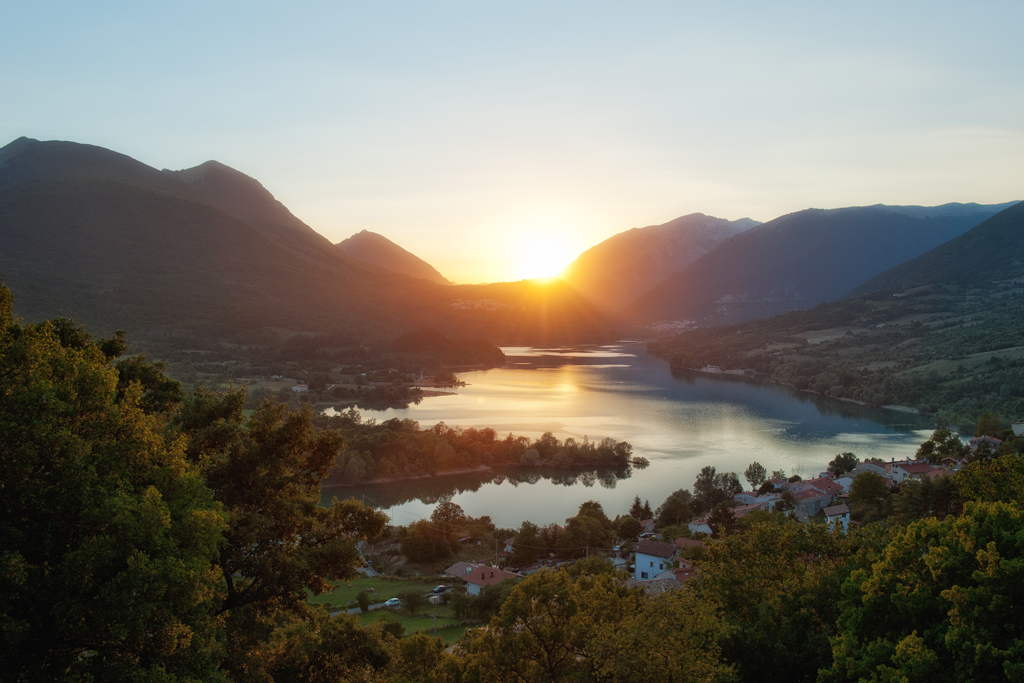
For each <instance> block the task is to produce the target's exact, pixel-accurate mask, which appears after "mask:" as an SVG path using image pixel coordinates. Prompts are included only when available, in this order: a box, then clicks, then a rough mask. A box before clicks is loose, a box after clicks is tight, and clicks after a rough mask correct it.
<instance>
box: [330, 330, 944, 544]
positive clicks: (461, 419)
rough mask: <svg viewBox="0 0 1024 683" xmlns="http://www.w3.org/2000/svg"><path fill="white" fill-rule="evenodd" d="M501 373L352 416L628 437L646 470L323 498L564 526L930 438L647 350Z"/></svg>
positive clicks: (917, 423) (512, 361) (398, 519)
mask: <svg viewBox="0 0 1024 683" xmlns="http://www.w3.org/2000/svg"><path fill="white" fill-rule="evenodd" d="M503 351H504V352H505V354H506V356H507V358H508V360H507V363H506V365H505V366H504V367H501V368H494V369H491V370H480V371H473V372H460V373H459V377H460V379H462V380H464V381H465V382H466V383H467V386H465V387H459V388H458V389H457V390H452V392H453V393H452V394H450V395H446V396H438V397H430V398H425V399H423V400H422V402H421V403H419V404H418V405H411V406H410V407H408V408H405V409H389V410H380V411H372V410H366V411H361V412H362V415H363V418H364V420H365V419H369V418H375V419H377V420H378V421H381V420H387V419H391V418H394V417H397V418H400V419H403V418H410V419H413V420H417V421H418V422H419V423H420V426H421V427H429V426H432V425H434V424H436V423H438V422H444V423H445V424H447V425H448V426H449V427H456V426H457V427H477V428H483V427H491V428H493V429H494V430H496V431H497V432H498V434H499V435H504V434H506V433H509V432H511V433H513V434H517V435H518V434H524V435H527V436H530V437H538V436H540V435H541V434H543V433H544V432H551V433H553V434H554V435H555V436H556V437H558V438H559V439H565V438H566V437H570V436H571V437H574V438H576V439H577V440H582V439H583V438H584V437H588V438H590V439H591V440H599V439H601V438H604V437H611V438H613V439H615V440H616V441H628V442H629V443H631V444H632V445H633V453H634V454H635V455H642V456H644V457H645V458H647V459H648V460H649V461H650V466H649V467H647V468H646V469H644V470H634V471H633V473H632V475H631V476H630V477H629V478H627V479H619V480H617V481H616V480H615V478H614V477H611V476H607V475H605V476H595V475H594V474H587V475H584V476H582V477H576V476H572V474H571V473H570V475H569V476H567V475H566V473H565V472H549V473H538V472H530V473H529V474H527V475H526V476H524V472H522V471H520V470H516V471H515V472H514V473H509V474H514V476H513V477H512V478H508V477H499V478H498V480H494V479H495V476H494V473H490V474H483V475H481V474H473V475H449V476H443V477H433V478H430V479H422V480H414V481H406V482H397V483H392V484H387V485H378V486H364V487H325V489H324V496H325V498H326V499H327V500H329V499H330V496H332V495H336V496H338V497H339V498H347V497H350V496H355V497H357V498H360V497H363V496H365V497H366V499H367V501H368V502H371V501H372V502H374V503H376V504H377V505H378V506H380V507H382V508H384V509H386V511H387V512H388V514H389V515H391V516H392V521H393V523H394V524H403V525H404V524H408V523H410V522H413V521H415V520H417V519H421V518H424V517H429V516H430V512H431V511H432V510H433V507H434V504H435V503H436V502H437V500H438V499H439V498H441V497H442V496H447V495H450V496H451V497H452V500H453V501H454V502H455V503H458V504H459V505H460V506H462V508H463V509H464V510H465V511H466V513H467V514H470V515H473V516H474V517H476V516H480V515H490V517H491V519H492V520H493V521H494V522H495V523H496V524H497V525H498V526H501V527H509V528H512V527H518V526H519V525H520V524H521V523H522V521H523V520H526V519H528V520H530V521H532V522H534V523H537V524H546V523H548V522H558V523H564V521H565V519H566V518H567V517H570V516H573V515H575V514H576V511H577V508H578V507H579V505H580V503H583V502H585V501H588V500H596V501H599V502H600V503H601V504H602V505H603V506H604V510H605V512H606V513H607V514H608V516H609V517H613V518H614V517H615V515H617V514H625V512H626V511H627V510H628V508H629V505H630V504H631V502H632V501H633V497H634V496H636V495H639V496H640V498H641V500H649V501H650V504H651V507H652V508H656V507H657V506H658V505H660V504H661V502H662V501H663V500H664V499H665V498H666V497H667V496H668V495H669V494H670V493H672V492H673V491H675V490H676V489H680V488H687V489H691V490H692V488H693V482H694V479H695V478H696V476H697V473H698V472H699V471H700V469H701V468H702V467H704V466H705V465H713V466H714V467H715V468H716V469H717V470H718V471H719V472H723V471H724V472H730V471H731V472H736V473H737V474H738V475H739V477H740V481H741V482H743V483H744V484H746V482H745V480H744V479H743V471H744V470H745V469H746V468H747V465H749V464H750V463H751V462H753V461H755V460H756V461H757V462H759V463H761V464H762V465H764V467H765V469H767V470H768V471H769V472H771V471H772V470H777V469H784V470H785V471H786V474H787V475H791V474H799V475H801V476H802V477H804V478H808V477H812V476H816V475H817V474H818V473H819V472H821V471H823V470H824V469H825V467H826V465H827V464H828V462H829V461H830V460H831V459H832V458H833V457H834V456H835V455H836V454H837V453H841V452H844V451H852V452H853V453H855V454H856V455H857V456H858V457H859V458H861V459H863V458H866V457H877V458H882V459H885V460H888V459H890V458H896V459H897V460H898V459H900V458H903V457H906V456H911V457H913V454H914V452H915V451H916V450H917V447H918V446H919V445H920V444H921V442H922V441H924V440H926V439H927V438H928V437H929V435H930V434H931V431H932V427H931V425H930V422H929V420H928V419H927V418H923V417H920V416H917V415H914V414H910V413H903V412H897V411H893V410H886V409H881V408H868V407H865V406H860V405H857V404H855V403H850V402H844V401H836V400H832V399H827V398H824V397H821V396H816V395H813V394H808V393H805V392H797V391H794V390H790V389H787V388H785V387H779V386H776V385H773V384H767V383H761V382H758V381H755V380H748V379H741V378H736V377H732V376H728V375H708V374H703V373H696V372H680V371H675V372H673V371H672V370H671V369H670V368H669V365H668V363H667V362H665V361H663V360H660V359H658V358H655V357H653V356H648V355H647V353H646V350H645V346H644V344H643V343H639V342H621V343H617V344H611V345H606V346H596V347H580V348H571V349H539V348H528V347H509V348H504V349H503Z"/></svg>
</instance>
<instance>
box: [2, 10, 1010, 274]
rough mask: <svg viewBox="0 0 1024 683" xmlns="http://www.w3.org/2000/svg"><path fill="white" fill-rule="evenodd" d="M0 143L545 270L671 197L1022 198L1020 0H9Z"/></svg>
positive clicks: (776, 204) (461, 256) (702, 203)
mask: <svg viewBox="0 0 1024 683" xmlns="http://www.w3.org/2000/svg"><path fill="white" fill-rule="evenodd" d="M3 15H4V18H3V31H2V33H3V39H2V40H0V145H3V144H6V143H7V142H9V141H10V140H14V139H15V138H18V137H20V136H22V135H25V136H28V137H32V138H37V139H41V140H73V141H76V142H82V143H89V144H94V145H100V146H102V147H107V148H110V149H114V150H116V151H118V152H122V153H124V154H127V155H129V156H132V157H134V158H136V159H138V160H140V161H142V162H144V163H147V164H149V165H151V166H154V167H157V168H172V169H180V168H187V167H191V166H195V165H197V164H200V163H202V162H204V161H207V160H209V159H216V160H218V161H221V162H223V163H225V164H227V165H229V166H232V167H233V168H236V169H238V170H240V171H242V172H244V173H246V174H248V175H250V176H252V177H254V178H256V179H258V180H259V181H260V182H261V183H262V184H263V185H264V186H265V187H266V188H267V189H268V190H270V191H271V192H272V193H273V194H274V195H275V196H276V197H277V198H278V199H279V200H281V201H282V202H283V203H284V204H285V205H286V206H288V207H289V208H290V209H291V211H292V212H293V213H294V214H295V215H296V216H298V217H299V218H300V219H302V220H303V221H305V222H306V223H307V224H309V225H310V226H311V227H313V228H314V229H315V230H317V231H318V232H320V233H321V234H323V235H324V236H326V237H327V238H329V239H330V240H331V241H332V242H339V241H341V240H343V239H345V238H347V237H349V236H350V235H352V234H354V233H356V232H359V231H360V230H371V231H374V232H378V233H380V234H382V235H384V236H385V237H388V238H389V239H391V240H393V241H394V242H396V243H398V244H399V245H401V246H402V247H404V248H406V249H408V250H409V251H411V252H413V253H415V254H416V255H418V256H420V257H421V258H423V259H425V260H426V261H428V262H429V263H431V264H432V265H434V266H435V267H436V268H437V269H438V270H440V271H441V273H442V274H444V275H445V276H446V277H448V278H449V279H451V280H454V281H456V282H484V281H499V280H517V279H521V278H524V277H534V276H542V275H551V274H554V273H556V272H557V271H558V270H560V269H561V268H562V267H563V266H564V265H566V264H567V263H568V262H569V261H570V260H572V259H573V258H575V257H576V256H578V255H579V254H580V253H582V252H583V251H585V250H586V249H587V248H589V247H591V246H593V245H594V244H597V243H598V242H600V241H602V240H604V239H606V238H608V237H610V236H612V235H613V234H615V233H618V232H621V231H623V230H628V229H630V228H633V227H643V226H646V225H654V224H659V223H664V222H666V221H668V220H671V219H673V218H676V217H678V216H682V215H686V214H690V213H696V212H700V213H705V214H708V215H713V216H718V217H722V218H728V219H736V218H741V217H744V216H750V217H752V218H755V219H758V220H762V221H766V220H770V219H772V218H775V217H777V216H780V215H783V214H786V213H789V212H792V211H798V210H801V209H805V208H810V207H815V208H838V207H842V206H862V205H868V204H876V203H886V204H918V205H936V204H944V203H946V202H972V201H973V202H979V203H998V202H1006V201H1011V200H1017V199H1024V185H1022V182H1021V180H1022V177H1024V174H1022V160H1024V42H1022V41H1021V40H1020V35H1019V33H1020V27H1021V26H1024V3H1021V2H1019V0H1014V1H1013V2H941V1H938V0H932V1H929V2H900V1H898V0H895V1H889V2H872V1H870V0H868V1H862V2H857V3H850V2H843V3H840V2H833V1H830V0H816V1H814V2H785V1H781V0H780V1H778V2H771V3H769V2H742V1H739V0H737V1H733V2H708V1H707V0H704V1H702V2H690V1H689V0H677V1H675V2H658V1H653V0H651V1H644V0H641V1H638V2H631V3H623V2H616V3H611V2H601V1H597V0H592V1H589V2H558V1H557V0H548V1H546V2H529V1H521V2H516V3H495V2H480V1H479V0H476V1H473V2H458V1H451V2H405V1H393V2H389V1H387V0H382V1H380V2H373V3H370V2H364V3H354V2H343V1H338V0H335V1H334V2H329V3H328V2H323V3H321V2H290V3H287V4H286V3H277V2H274V3H271V2H260V1H258V0H247V1H246V2H216V1H206V2H202V3H199V2H190V1H187V0H186V1H179V2H175V3H159V5H158V4H156V3H138V2H130V3H129V2H123V3H122V2H104V1H103V0H100V1H99V2H97V3H79V2H66V1H65V2H50V1H48V0H33V2H31V3H28V2H24V3H8V4H7V5H6V6H5V8H4V11H3Z"/></svg>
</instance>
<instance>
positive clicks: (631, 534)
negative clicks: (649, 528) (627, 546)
mask: <svg viewBox="0 0 1024 683" xmlns="http://www.w3.org/2000/svg"><path fill="white" fill-rule="evenodd" d="M643 531H644V527H643V525H641V524H640V520H638V519H637V518H636V517H630V516H629V515H627V516H625V517H620V518H619V519H618V520H616V522H615V535H616V536H618V537H619V538H626V539H633V538H636V537H637V536H639V535H640V534H642V533H643Z"/></svg>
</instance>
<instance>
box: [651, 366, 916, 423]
mask: <svg viewBox="0 0 1024 683" xmlns="http://www.w3.org/2000/svg"><path fill="white" fill-rule="evenodd" d="M669 368H671V369H676V370H688V371H690V372H699V373H701V374H704V375H712V376H714V375H729V376H731V377H741V378H743V377H746V378H751V379H753V378H757V379H760V380H761V381H765V382H771V383H772V384H774V385H776V386H780V387H788V388H790V389H792V390H794V391H802V392H803V393H805V394H814V395H815V396H821V397H823V398H827V399H830V400H833V401H846V402H847V403H855V404H857V405H859V406H865V407H868V408H881V409H883V410H892V411H893V412H897V413H909V414H911V415H921V416H926V415H927V414H926V413H922V412H921V411H919V410H917V409H916V408H911V407H910V406H901V405H878V404H875V403H868V402H867V401H858V400H857V399H853V398H839V397H836V396H827V395H825V394H823V393H821V392H820V391H812V390H811V389H800V388H798V387H795V386H793V385H792V384H787V383H786V382H779V381H777V380H774V379H772V378H771V377H768V376H767V375H765V374H764V373H761V372H757V371H756V370H751V369H749V368H741V369H737V370H723V369H722V368H720V367H717V366H715V365H706V366H704V367H703V368H687V367H683V366H681V365H672V364H671V363H669Z"/></svg>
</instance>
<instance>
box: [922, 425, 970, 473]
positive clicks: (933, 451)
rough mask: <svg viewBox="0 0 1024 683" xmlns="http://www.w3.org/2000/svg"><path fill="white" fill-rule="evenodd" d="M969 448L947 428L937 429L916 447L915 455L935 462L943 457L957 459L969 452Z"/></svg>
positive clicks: (958, 436)
mask: <svg viewBox="0 0 1024 683" xmlns="http://www.w3.org/2000/svg"><path fill="white" fill-rule="evenodd" d="M970 450H971V449H970V448H969V447H968V446H967V444H965V443H964V442H963V441H961V440H960V435H958V434H956V433H955V432H951V431H950V430H948V429H937V430H935V431H934V432H933V433H932V435H931V437H930V438H929V439H928V440H927V441H925V442H924V443H922V444H921V446H920V447H919V448H918V449H917V454H916V455H915V457H916V458H917V459H918V460H927V461H928V462H930V463H932V464H933V465H934V464H937V463H938V462H939V461H940V460H942V459H943V458H955V459H957V460H959V459H960V458H963V457H965V456H966V455H967V454H968V453H970Z"/></svg>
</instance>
